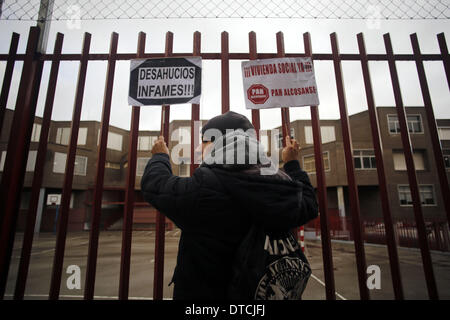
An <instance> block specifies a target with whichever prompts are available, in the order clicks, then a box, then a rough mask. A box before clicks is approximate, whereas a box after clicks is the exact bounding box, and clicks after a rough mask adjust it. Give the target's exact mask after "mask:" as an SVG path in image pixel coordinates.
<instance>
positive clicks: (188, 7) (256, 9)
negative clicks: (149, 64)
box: [0, 0, 450, 21]
mask: <svg viewBox="0 0 450 320" xmlns="http://www.w3.org/2000/svg"><path fill="white" fill-rule="evenodd" d="M39 2H40V0H31V1H30V0H0V12H1V15H0V16H1V17H0V18H1V19H5V20H32V21H35V20H37V18H38V12H39V6H40V4H39ZM2 3H3V6H2V5H1V4H2ZM43 3H48V4H46V5H48V6H49V7H50V8H49V9H50V10H49V11H50V12H51V15H52V17H51V20H102V19H168V18H301V19H394V20H395V19H407V20H409V19H448V18H449V17H450V3H449V2H448V1H446V0H428V1H424V0H422V1H415V0H414V1H412V0H408V1H404V0H341V1H331V0H325V1H324V0H310V1H297V0H259V1H248V0H220V1H217V0H216V1H211V0H195V1H186V0H170V1H155V0H150V1H139V0H126V1H118V0H94V1H82V0H71V1H70V0H69V1H62V0H46V1H43ZM41 9H42V8H41ZM43 9H45V8H43Z"/></svg>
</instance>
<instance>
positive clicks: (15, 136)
mask: <svg viewBox="0 0 450 320" xmlns="http://www.w3.org/2000/svg"><path fill="white" fill-rule="evenodd" d="M410 37H411V45H412V48H413V54H394V52H393V50H392V44H391V39H390V36H389V34H385V35H384V44H385V48H386V53H384V54H367V53H366V49H365V44H364V37H363V34H362V33H360V34H358V35H357V39H356V40H357V42H358V47H359V53H357V54H341V53H340V52H339V48H338V40H337V35H336V34H335V33H333V34H331V35H330V41H331V48H332V52H331V53H313V52H312V47H311V37H310V35H309V33H304V34H303V40H304V41H303V42H304V50H299V51H300V53H285V50H284V40H283V33H281V32H279V33H277V35H276V44H277V52H276V53H263V54H258V52H257V50H256V34H255V33H254V32H250V33H249V38H248V39H249V52H244V53H230V52H229V49H228V48H229V46H228V45H229V38H228V33H227V32H223V33H222V34H221V51H220V52H217V53H202V52H201V34H200V33H199V32H195V33H194V36H193V51H192V52H188V53H186V52H184V53H174V52H172V48H173V34H172V33H170V32H168V33H167V34H166V44H165V51H164V52H162V53H152V54H150V53H146V52H145V38H146V35H145V33H143V32H141V33H140V34H139V38H138V44H137V52H136V53H117V45H118V38H119V35H118V34H117V33H112V35H111V43H110V50H109V53H102V54H91V53H90V51H89V50H90V44H91V35H90V34H89V33H85V35H84V40H83V46H82V52H81V53H73V54H69V53H67V54H66V53H65V54H62V53H61V50H62V46H63V39H64V35H63V34H61V33H58V34H57V37H56V43H55V46H54V52H53V53H50V54H40V53H38V51H37V47H38V41H39V29H38V28H37V27H31V28H30V31H29V36H28V42H27V47H26V52H25V53H23V54H19V53H17V45H18V41H19V35H18V34H16V33H13V34H12V39H11V45H10V51H9V53H8V54H0V61H6V69H5V73H4V80H3V87H2V91H1V96H0V107H1V109H0V126H1V125H2V124H3V118H4V113H5V108H6V101H7V98H8V94H9V91H10V87H11V78H12V73H13V70H14V67H15V64H16V62H18V61H23V68H22V75H21V79H20V84H19V89H18V96H17V101H16V105H15V111H14V117H13V121H12V126H11V131H10V139H9V141H10V143H9V144H8V149H7V156H6V161H5V167H4V172H3V175H2V181H1V185H0V188H1V190H0V214H1V216H0V218H1V220H0V221H1V233H0V268H1V269H0V296H1V297H2V298H3V296H4V293H5V287H6V281H7V277H8V270H9V266H10V262H11V253H12V249H13V244H14V235H15V230H16V228H15V226H16V221H17V217H18V210H19V203H20V197H21V190H22V186H23V182H24V175H25V169H26V162H27V156H28V150H29V146H30V137H31V134H32V126H33V122H34V117H35V111H36V104H37V98H38V93H39V88H40V82H41V75H42V69H43V64H44V62H45V61H50V62H51V70H50V75H49V84H48V89H47V93H46V100H45V108H44V115H43V119H42V128H41V133H40V139H39V147H38V153H37V160H36V166H35V171H34V177H33V182H32V191H31V200H30V206H29V209H28V215H27V224H26V230H25V233H24V239H23V246H22V253H21V258H20V264H19V271H18V276H17V282H16V286H15V293H14V298H15V299H23V297H24V290H25V284H26V280H27V274H28V269H29V262H30V252H31V247H32V242H33V231H34V226H35V220H36V211H37V204H38V197H39V188H40V186H41V184H42V179H43V169H44V161H45V155H46V148H47V140H48V133H49V124H50V119H51V114H52V108H53V101H54V96H55V89H56V86H57V76H58V68H59V65H60V62H61V61H79V71H78V80H77V86H76V93H75V101H74V108H73V117H72V126H71V135H70V142H69V145H68V150H67V154H68V156H67V160H66V170H65V174H64V185H63V191H62V199H61V206H60V211H59V220H58V224H57V236H56V237H57V240H56V247H55V253H54V261H53V269H52V278H51V286H50V292H49V298H50V299H58V297H59V292H60V285H61V274H62V268H63V259H64V251H65V244H66V235H67V224H68V214H69V204H70V196H71V190H72V181H73V174H74V162H75V154H76V148H77V137H78V130H79V124H80V114H81V109H82V102H83V95H84V88H85V81H86V71H87V68H88V64H89V62H91V61H107V72H106V85H105V92H104V100H103V114H102V123H101V134H100V143H99V147H98V161H97V168H96V170H97V171H96V183H95V186H94V197H93V205H92V226H91V230H90V241H89V250H88V258H87V270H86V282H85V287H84V288H85V289H84V290H85V291H84V297H85V299H93V295H94V284H95V274H96V266H97V249H98V241H99V221H100V215H101V201H102V192H103V187H104V186H103V176H104V171H105V154H106V148H107V139H108V134H107V133H108V126H109V118H110V111H111V100H112V92H113V79H114V72H115V65H116V62H117V61H119V60H130V59H134V58H154V57H176V56H201V57H202V58H203V59H205V60H220V62H221V93H222V113H224V112H227V111H228V110H229V108H230V79H229V62H230V60H233V59H236V60H247V59H250V60H252V59H264V58H274V57H285V56H286V57H306V56H309V57H312V59H313V60H315V61H317V60H328V61H333V64H334V73H335V80H336V87H337V94H338V102H339V110H340V122H341V127H342V135H343V142H344V151H345V161H346V168H347V170H346V172H347V180H348V191H349V192H348V193H349V206H350V214H351V218H352V226H351V227H352V238H353V240H354V244H355V255H356V262H357V274H358V283H359V293H360V298H361V299H369V298H370V297H369V291H368V288H367V286H366V258H365V251H364V244H363V242H364V228H363V223H362V221H361V218H360V206H359V197H358V188H357V184H356V180H355V168H354V162H353V150H352V149H353V147H352V141H351V133H350V126H349V116H348V112H347V104H346V99H345V92H344V86H343V75H342V70H341V62H342V61H359V62H360V63H361V67H362V72H363V78H364V84H365V94H366V98H367V104H368V109H369V117H370V125H371V133H372V139H373V145H374V150H375V157H376V163H377V169H376V170H377V175H378V181H379V191H380V198H381V203H382V211H383V223H384V232H385V238H386V244H387V247H388V253H389V262H390V271H391V275H392V286H393V289H394V294H395V298H396V299H403V298H404V293H403V286H402V280H401V274H400V267H399V258H398V253H397V244H398V243H397V240H396V234H395V231H394V224H393V218H392V216H391V210H390V206H389V193H388V191H387V182H386V172H385V167H384V160H383V148H382V141H381V138H380V129H379V127H378V119H377V112H376V108H375V102H374V95H373V91H372V84H371V77H370V72H369V68H368V64H369V61H387V62H388V64H389V70H390V81H391V82H392V86H393V90H394V95H395V103H396V110H397V115H398V119H399V124H400V131H401V140H402V144H403V150H404V153H405V158H406V165H407V172H408V180H409V185H410V189H411V195H412V202H413V210H414V217H415V226H416V229H417V242H418V244H419V247H420V251H421V257H422V263H423V270H424V274H425V278H426V284H427V289H428V295H429V297H430V299H438V292H437V288H436V279H435V276H434V272H433V267H432V262H431V256H430V246H429V243H428V239H427V228H426V224H425V221H424V217H423V213H422V207H421V201H420V196H419V189H418V183H417V177H416V171H415V167H414V161H413V151H412V146H411V140H410V137H409V131H408V127H407V120H406V114H405V108H404V105H403V102H402V95H401V92H400V86H399V79H398V74H397V69H396V61H414V62H415V64H416V67H417V72H418V75H419V80H420V86H421V92H422V96H423V101H424V105H425V109H426V114H427V121H428V126H429V130H430V139H431V142H432V146H433V151H434V161H435V165H436V168H437V171H438V175H439V179H440V180H439V182H440V189H441V192H442V196H443V199H450V190H449V184H448V179H447V174H446V169H445V165H444V160H443V155H442V150H441V146H440V142H439V136H438V131H437V126H436V120H435V117H434V112H433V107H432V102H431V98H430V93H429V90H428V85H427V79H426V75H425V70H424V61H441V62H442V63H443V66H444V69H445V74H446V78H447V83H449V85H450V81H449V77H450V55H449V53H448V49H447V44H446V40H445V37H444V34H443V33H441V34H439V35H437V40H438V42H439V47H440V53H439V54H421V52H420V48H419V43H418V40H417V36H416V34H412V35H411V36H410ZM199 110H200V105H198V104H194V105H192V117H191V130H192V131H191V133H192V134H191V159H194V150H193V148H192V146H194V140H193V139H194V132H193V130H194V121H196V120H199ZM139 111H140V109H139V107H136V106H133V107H132V116H131V133H130V143H129V152H128V164H129V166H128V169H127V170H128V172H127V181H126V186H125V187H126V195H125V208H124V223H123V233H122V254H121V263H120V285H119V299H127V298H128V287H129V276H130V255H131V237H132V216H133V208H134V201H135V199H134V188H135V177H136V157H137V140H138V127H139ZM262 112H263V111H262ZM310 112H311V122H312V132H313V141H314V155H315V159H316V168H315V170H316V178H317V195H318V202H319V210H320V218H321V219H320V232H321V242H322V255H323V263H324V278H325V291H326V298H327V299H335V298H336V296H335V281H334V272H333V260H332V250H331V234H330V230H331V228H330V222H329V210H328V204H327V185H326V181H325V178H326V177H325V170H324V162H323V157H322V138H321V132H320V126H319V113H318V107H317V106H311V107H310ZM281 115H282V133H283V137H285V136H286V135H287V134H288V133H289V132H290V119H289V109H288V108H282V109H281ZM169 120H170V106H168V105H165V106H162V113H161V133H162V135H163V136H164V138H165V139H166V141H168V138H169ZM252 122H253V124H254V126H255V128H256V130H257V131H259V129H260V111H259V110H252ZM0 129H1V128H0ZM13 141H14V143H11V142H13ZM283 141H284V139H283ZM195 168H196V164H194V163H192V164H191V173H192V172H193V171H194V169H195ZM445 211H446V215H447V218H448V219H449V220H450V202H449V201H447V202H445ZM164 227H165V217H164V216H163V215H162V214H160V213H158V215H157V223H156V242H155V270H154V293H153V298H154V299H162V293H163V272H164V240H165V233H164Z"/></svg>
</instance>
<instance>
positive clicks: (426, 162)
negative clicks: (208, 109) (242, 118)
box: [0, 107, 450, 231]
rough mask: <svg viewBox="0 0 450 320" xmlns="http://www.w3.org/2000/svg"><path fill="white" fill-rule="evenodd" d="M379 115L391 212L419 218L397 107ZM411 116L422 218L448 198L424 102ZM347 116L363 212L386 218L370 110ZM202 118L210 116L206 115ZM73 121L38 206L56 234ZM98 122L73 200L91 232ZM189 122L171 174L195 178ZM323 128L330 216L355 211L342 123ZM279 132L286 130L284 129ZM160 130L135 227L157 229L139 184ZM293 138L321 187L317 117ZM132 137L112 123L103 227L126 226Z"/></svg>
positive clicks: (54, 150)
mask: <svg viewBox="0 0 450 320" xmlns="http://www.w3.org/2000/svg"><path fill="white" fill-rule="evenodd" d="M377 113H378V120H379V124H378V125H379V128H380V133H381V139H382V143H383V154H384V165H385V170H386V176H387V182H388V191H389V202H390V206H391V212H392V215H393V217H394V218H396V219H403V218H411V217H413V212H412V202H411V195H410V191H409V187H408V177H407V172H406V165H405V160H404V155H403V152H402V142H401V137H400V134H399V132H400V129H399V124H398V119H397V114H396V110H395V108H394V107H379V108H377ZM406 113H407V115H408V127H409V131H410V136H411V142H412V145H413V149H414V162H415V166H416V170H417V179H418V182H419V185H420V196H421V201H422V207H423V213H424V216H425V217H426V218H427V217H433V218H436V217H444V216H445V212H444V203H443V201H444V199H442V196H441V191H440V186H439V182H438V176H437V171H436V168H435V164H434V158H433V150H432V146H431V140H430V134H429V128H428V123H427V121H426V113H425V110H424V108H423V107H407V108H406ZM12 117H13V111H11V110H9V109H8V110H7V111H6V115H5V122H4V126H3V131H2V133H1V136H0V174H1V173H2V172H3V168H4V162H5V157H6V149H7V143H8V139H9V132H10V126H11V122H12ZM349 119H350V126H351V134H352V142H353V149H354V150H353V153H354V154H353V158H354V164H355V174H356V182H357V184H358V191H359V198H360V207H361V216H362V217H363V218H365V219H374V218H380V217H382V209H381V200H380V194H379V191H378V176H377V172H376V161H375V154H374V149H373V144H372V136H371V131H370V121H369V114H368V112H367V111H364V112H360V113H357V114H354V115H351V116H350V117H349ZM41 122H42V119H41V118H39V117H36V119H35V124H34V126H33V133H32V138H31V145H30V152H29V158H28V163H27V169H26V175H25V182H24V190H23V194H22V200H21V206H20V209H21V210H20V215H19V221H18V229H19V230H23V228H24V225H25V217H26V213H27V209H28V205H29V200H30V195H31V183H32V179H33V171H34V166H35V162H36V155H37V148H38V142H39V135H40V130H41ZM204 122H205V120H203V123H204ZM70 124H71V123H70V121H52V122H51V126H50V133H49V138H48V148H47V155H46V162H45V167H44V181H43V184H42V188H41V191H40V192H41V198H42V201H41V203H40V207H39V209H38V225H40V230H41V231H53V230H54V228H55V220H56V216H57V214H58V205H57V203H58V198H59V197H60V195H61V192H62V186H63V182H64V171H65V162H66V157H67V150H68V144H69V139H70ZM100 125H101V124H100V123H99V122H97V121H81V124H80V131H79V136H78V146H77V155H76V160H75V170H74V179H73V186H72V188H73V191H72V197H71V202H70V213H69V230H88V229H89V227H90V220H91V217H90V215H91V211H92V210H91V209H92V199H93V190H94V189H93V187H94V185H95V175H96V166H97V152H98V151H97V149H98V143H99V137H100ZM190 125H191V122H190V120H175V121H172V122H171V123H170V125H169V134H170V136H171V139H170V142H169V149H170V150H171V151H173V150H176V152H171V154H172V155H173V154H175V153H176V154H177V155H178V157H177V159H174V158H172V159H171V161H172V165H173V173H174V174H176V175H179V176H189V175H190V165H189V163H190V143H191V142H190ZM437 125H438V129H439V135H440V140H441V144H442V148H443V152H444V162H445V165H446V168H447V175H448V176H449V179H450V119H438V120H437ZM320 126H321V134H322V143H323V146H322V149H323V154H324V166H325V176H326V184H327V199H328V207H329V211H330V212H329V213H330V215H334V216H340V217H346V216H349V215H350V212H349V200H348V199H349V195H348V184H347V176H346V169H345V156H344V149H343V140H342V130H341V125H340V120H339V119H337V120H321V121H320ZM198 129H199V128H198ZM276 129H278V130H279V132H280V133H281V129H280V127H279V128H276ZM270 134H271V130H262V131H261V142H262V144H263V145H264V146H265V148H266V150H270V147H271V141H270V140H271V139H270ZM158 135H159V131H140V132H139V138H138V150H137V169H136V184H135V209H134V218H133V222H134V228H135V229H148V228H153V227H154V222H155V216H156V211H155V209H154V208H152V207H151V206H150V205H149V204H148V203H146V202H145V201H144V200H143V199H142V195H141V192H140V181H141V177H142V174H143V172H144V168H145V165H146V164H147V162H148V160H149V159H150V157H151V152H150V150H151V147H152V145H153V143H154V141H155V140H156V139H157V136H158ZM291 135H293V136H294V137H295V138H296V139H297V140H298V141H299V143H300V146H301V151H300V159H299V161H300V164H301V166H302V167H303V169H304V170H305V171H307V172H308V174H309V176H310V179H311V183H312V184H313V185H314V186H317V181H316V174H315V159H314V147H313V135H312V128H311V121H310V120H296V121H293V122H292V123H291ZM129 138H130V137H129V131H127V130H124V129H121V128H117V127H113V126H110V128H109V133H108V145H107V152H106V163H105V178H104V192H103V199H102V214H101V228H102V229H108V230H113V229H119V230H120V229H121V223H122V217H123V208H124V199H125V182H126V175H127V168H128V149H129ZM276 141H277V146H276V147H278V148H281V143H282V141H281V137H278V139H276ZM175 148H176V149H175ZM280 159H281V157H280ZM280 166H281V164H280ZM167 223H168V225H167V227H168V228H172V227H173V224H172V223H171V222H170V221H169V220H168V221H167Z"/></svg>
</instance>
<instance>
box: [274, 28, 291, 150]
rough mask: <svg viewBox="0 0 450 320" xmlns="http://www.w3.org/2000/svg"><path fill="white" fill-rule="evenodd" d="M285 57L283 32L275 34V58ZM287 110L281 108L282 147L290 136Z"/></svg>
mask: <svg viewBox="0 0 450 320" xmlns="http://www.w3.org/2000/svg"><path fill="white" fill-rule="evenodd" d="M285 56H286V53H285V52H284V36H283V32H281V31H280V32H277V58H283V57H285ZM289 119H290V118H289V108H287V107H282V108H281V128H282V129H281V130H282V133H283V140H282V144H283V147H285V146H286V137H287V136H291V123H290V121H289Z"/></svg>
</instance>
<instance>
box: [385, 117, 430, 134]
mask: <svg viewBox="0 0 450 320" xmlns="http://www.w3.org/2000/svg"><path fill="white" fill-rule="evenodd" d="M406 121H407V124H408V131H409V133H422V132H423V127H422V118H421V117H420V115H407V116H406ZM388 127H389V133H400V122H399V121H398V116H397V115H394V114H389V115H388Z"/></svg>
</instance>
